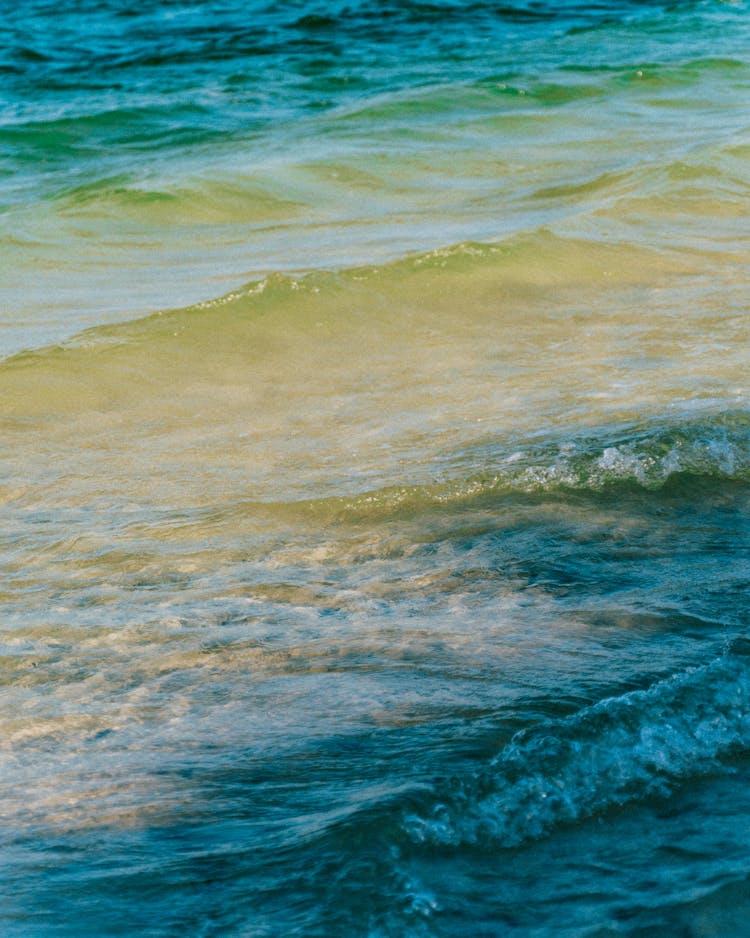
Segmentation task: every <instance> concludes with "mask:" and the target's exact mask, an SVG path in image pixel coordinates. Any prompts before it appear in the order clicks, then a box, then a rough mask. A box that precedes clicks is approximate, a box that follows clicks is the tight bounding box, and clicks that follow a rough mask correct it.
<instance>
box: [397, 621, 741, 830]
mask: <svg viewBox="0 0 750 938" xmlns="http://www.w3.org/2000/svg"><path fill="white" fill-rule="evenodd" d="M748 748H750V641H748V639H746V638H744V637H739V638H737V639H735V640H734V641H733V642H732V643H731V644H730V645H729V646H728V648H727V650H726V652H725V653H724V654H722V655H721V656H720V657H719V658H716V659H715V660H713V661H711V662H710V663H708V664H706V665H704V666H702V667H697V668H692V669H690V670H688V671H685V672H683V673H680V674H677V675H675V676H673V677H671V678H668V679H666V680H662V681H660V682H658V683H656V684H654V685H653V686H652V687H650V688H648V689H647V690H638V691H631V692H630V693H627V694H624V695H622V696H620V697H614V698H609V699H605V700H602V701H600V702H599V703H597V704H595V705H593V706H591V707H587V708H585V709H584V710H581V711H579V712H578V713H576V714H575V715H573V716H571V717H568V718H564V719H561V720H552V721H549V722H545V723H542V724H539V725H537V726H535V727H532V728H530V729H527V730H523V731H521V732H520V733H518V734H517V735H516V736H515V737H514V738H513V739H512V740H511V742H510V743H509V745H508V746H506V747H505V749H503V751H502V752H501V753H500V754H499V755H498V756H497V757H496V759H495V760H494V761H493V762H492V764H491V765H490V766H488V767H487V769H486V770H484V771H482V772H481V773H478V774H477V775H476V776H475V777H473V778H469V779H465V780H460V779H459V780H453V781H450V782H446V783H445V784H444V785H443V789H442V791H439V792H438V794H437V796H436V800H435V801H434V803H433V804H432V806H431V807H430V808H429V809H427V810H423V811H416V812H412V813H407V814H405V815H404V818H403V827H404V830H405V832H406V834H407V836H408V837H409V839H410V840H411V841H413V842H414V843H417V844H443V845H459V844H473V845H476V846H479V847H483V846H486V847H488V848H489V847H506V848H508V847H515V846H518V845H520V844H523V843H525V842H527V841H530V840H534V839H537V838H540V837H543V836H545V835H547V834H549V833H550V832H551V831H552V830H554V829H555V828H556V827H558V826H560V825H564V824H568V823H572V822H576V821H579V820H581V819H583V818H587V817H592V816H594V815H600V814H603V813H605V812H607V811H609V810H611V809H615V808H617V807H620V806H622V805H625V804H627V803H629V802H632V801H635V800H642V799H644V798H649V797H667V796H668V795H669V794H670V792H671V791H673V790H674V788H675V786H677V785H679V784H680V782H681V781H683V780H685V779H688V778H692V777H699V776H703V775H706V774H708V773H711V772H714V771H719V770H721V769H722V767H723V765H724V764H725V763H726V760H727V759H729V758H731V757H732V756H738V755H744V754H746V753H747V751H748Z"/></svg>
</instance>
